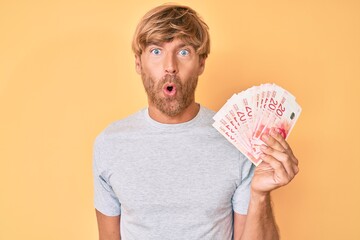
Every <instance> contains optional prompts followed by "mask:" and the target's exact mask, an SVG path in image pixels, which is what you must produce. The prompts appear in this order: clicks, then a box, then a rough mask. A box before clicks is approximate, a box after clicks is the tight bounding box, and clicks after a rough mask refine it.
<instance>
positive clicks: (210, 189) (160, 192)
mask: <svg viewBox="0 0 360 240" xmlns="http://www.w3.org/2000/svg"><path fill="white" fill-rule="evenodd" d="M114 157H115V158H116V161H115V164H114V165H113V167H112V169H111V171H110V175H111V176H110V178H109V179H110V183H111V186H112V187H113V190H114V192H115V193H116V195H117V197H118V199H119V201H120V203H121V209H122V211H123V213H127V214H132V215H137V216H141V215H143V216H149V215H153V214H154V213H161V212H166V213H169V212H173V213H174V212H175V213H177V215H184V216H185V215H186V216H190V215H189V214H186V213H188V212H192V213H194V212H195V213H197V216H199V217H200V216H204V217H206V216H210V215H212V214H213V213H214V212H219V211H223V210H224V209H228V210H229V209H230V210H231V199H232V196H233V194H234V192H235V190H236V182H237V181H238V178H239V168H238V166H237V163H238V153H237V151H232V150H227V149H224V146H222V145H221V144H218V143H217V142H216V141H209V140H208V141H204V139H196V138H191V137H190V138H188V139H185V140H184V138H178V139H177V138H172V139H169V138H166V137H164V138H160V139H157V140H156V141H154V142H152V141H151V138H147V137H144V138H142V139H141V140H138V141H135V142H134V141H131V142H129V143H127V144H123V146H122V149H121V150H119V151H118V153H117V155H116V156H114Z"/></svg>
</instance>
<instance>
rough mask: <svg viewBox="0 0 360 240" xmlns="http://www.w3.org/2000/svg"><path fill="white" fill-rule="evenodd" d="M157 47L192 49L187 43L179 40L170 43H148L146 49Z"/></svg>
mask: <svg viewBox="0 0 360 240" xmlns="http://www.w3.org/2000/svg"><path fill="white" fill-rule="evenodd" d="M151 46H159V47H163V48H182V47H191V48H194V47H193V46H192V45H191V44H190V43H189V42H188V41H185V40H183V39H180V38H176V39H174V40H172V41H150V42H149V43H148V44H147V45H146V47H151Z"/></svg>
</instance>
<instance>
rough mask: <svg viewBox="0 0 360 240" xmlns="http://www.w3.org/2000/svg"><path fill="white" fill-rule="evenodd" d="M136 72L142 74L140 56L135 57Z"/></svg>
mask: <svg viewBox="0 0 360 240" xmlns="http://www.w3.org/2000/svg"><path fill="white" fill-rule="evenodd" d="M135 70H136V72H137V73H138V74H141V58H140V56H139V55H135Z"/></svg>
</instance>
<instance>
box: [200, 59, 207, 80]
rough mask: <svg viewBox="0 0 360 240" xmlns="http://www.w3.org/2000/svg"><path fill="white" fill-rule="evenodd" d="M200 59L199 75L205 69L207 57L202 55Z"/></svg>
mask: <svg viewBox="0 0 360 240" xmlns="http://www.w3.org/2000/svg"><path fill="white" fill-rule="evenodd" d="M199 61H200V65H199V76H200V75H201V74H202V73H203V72H204V70H205V62H206V57H200V59H199Z"/></svg>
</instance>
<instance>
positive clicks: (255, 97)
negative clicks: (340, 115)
mask: <svg viewBox="0 0 360 240" xmlns="http://www.w3.org/2000/svg"><path fill="white" fill-rule="evenodd" d="M300 113H301V107H300V106H299V105H298V104H297V102H296V101H295V97H294V96H293V95H292V94H291V93H289V92H288V91H286V90H285V89H283V88H281V87H279V86H277V85H275V84H269V83H267V84H262V85H260V86H254V87H252V88H249V89H247V90H245V91H242V92H240V93H238V94H234V95H233V96H232V97H231V98H230V99H229V100H228V101H227V102H226V104H225V105H224V106H223V107H222V108H221V109H220V110H219V111H218V112H217V113H216V114H215V116H214V117H213V119H214V120H215V122H214V123H213V126H214V127H215V128H216V129H217V130H218V131H219V132H220V133H221V134H222V135H223V136H224V137H225V138H226V139H227V140H228V141H229V142H231V143H232V144H233V145H234V146H235V147H236V148H237V149H238V150H240V151H241V152H242V153H243V154H244V155H245V156H246V157H247V158H248V159H249V160H250V161H251V162H252V163H254V164H255V165H256V166H257V167H256V170H255V175H254V177H253V180H252V189H253V191H256V192H257V193H268V192H269V191H271V190H273V189H276V188H278V187H280V186H283V185H286V184H287V183H289V182H290V181H291V180H292V179H293V178H294V176H295V175H296V174H297V172H298V171H299V169H298V160H297V159H296V157H295V156H294V154H293V153H292V150H291V148H290V146H289V144H288V143H287V142H286V141H285V139H286V138H287V137H288V136H289V134H290V132H291V130H292V129H293V127H294V125H295V123H296V121H297V119H298V117H299V115H300Z"/></svg>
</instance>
